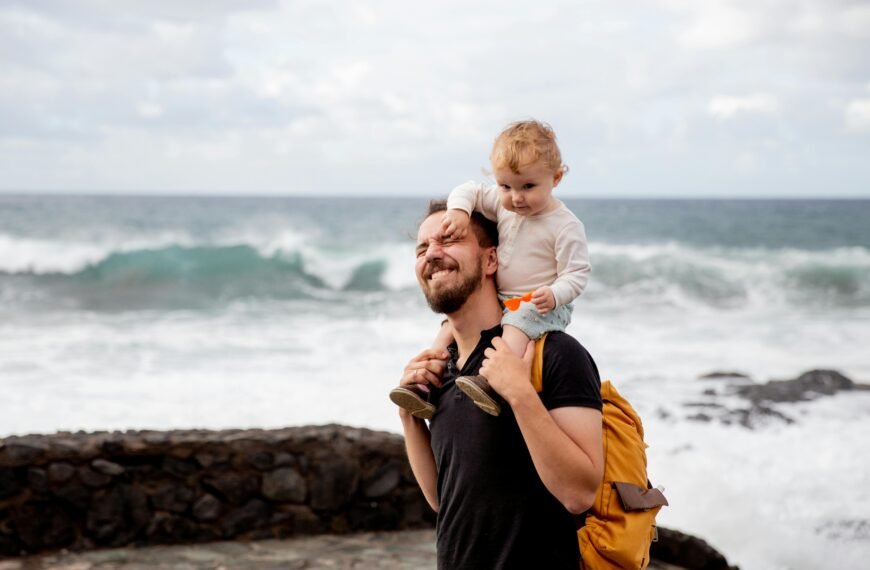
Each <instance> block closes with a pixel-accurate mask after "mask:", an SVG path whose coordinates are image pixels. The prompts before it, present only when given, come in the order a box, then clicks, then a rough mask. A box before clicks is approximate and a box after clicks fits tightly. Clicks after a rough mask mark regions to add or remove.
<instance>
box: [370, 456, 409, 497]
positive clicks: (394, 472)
mask: <svg viewBox="0 0 870 570" xmlns="http://www.w3.org/2000/svg"><path fill="white" fill-rule="evenodd" d="M401 480H402V474H401V466H400V465H399V463H398V462H396V461H391V462H389V463H387V464H385V465H384V466H382V467H381V468H380V469H379V470H378V471H377V472H375V474H374V476H372V477H371V479H369V480H368V481H366V482H365V485H364V488H363V495H365V496H366V497H368V498H370V499H375V498H378V497H383V496H385V495H388V494H389V493H390V492H392V491H393V489H395V488H396V487H398V486H399V482H400V481H401Z"/></svg>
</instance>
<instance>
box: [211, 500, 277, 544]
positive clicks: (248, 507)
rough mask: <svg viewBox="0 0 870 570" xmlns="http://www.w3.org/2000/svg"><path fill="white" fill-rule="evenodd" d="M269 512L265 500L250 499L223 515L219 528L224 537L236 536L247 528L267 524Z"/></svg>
mask: <svg viewBox="0 0 870 570" xmlns="http://www.w3.org/2000/svg"><path fill="white" fill-rule="evenodd" d="M270 514H271V513H270V512H269V506H268V505H267V504H266V503H265V502H263V501H261V500H260V499H251V500H250V501H248V502H247V503H245V504H244V505H243V506H242V507H240V508H238V509H236V510H234V511H231V512H230V513H228V514H227V516H225V517H224V519H223V521H222V522H221V530H222V531H223V533H224V536H226V537H232V536H238V535H240V534H242V533H244V532H247V531H249V530H252V529H255V528H260V527H262V526H265V525H267V524H268V523H269V518H270Z"/></svg>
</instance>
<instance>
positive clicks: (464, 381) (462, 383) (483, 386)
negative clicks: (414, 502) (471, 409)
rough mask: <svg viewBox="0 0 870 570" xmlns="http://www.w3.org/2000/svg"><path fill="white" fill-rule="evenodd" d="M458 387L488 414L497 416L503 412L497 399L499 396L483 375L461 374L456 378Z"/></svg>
mask: <svg viewBox="0 0 870 570" xmlns="http://www.w3.org/2000/svg"><path fill="white" fill-rule="evenodd" d="M456 387H457V388H459V389H460V390H462V391H463V392H465V395H466V396H468V397H469V398H471V401H472V402H474V405H475V406H477V407H478V408H480V409H481V410H483V411H484V412H486V413H487V414H490V415H492V416H497V415H499V414H500V413H501V405H499V403H498V402H497V401H496V398H497V397H498V396H497V394H496V393H495V390H493V389H492V386H490V385H489V382H487V381H486V378H484V377H483V376H481V375H479V374H477V375H475V376H460V377H459V378H457V379H456Z"/></svg>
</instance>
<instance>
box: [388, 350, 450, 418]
mask: <svg viewBox="0 0 870 570" xmlns="http://www.w3.org/2000/svg"><path fill="white" fill-rule="evenodd" d="M448 358H450V354H448V353H447V352H446V351H441V352H439V351H436V350H432V349H431V348H427V349H426V350H424V351H423V352H421V353H420V354H418V355H417V356H415V357H414V358H412V359H411V361H410V362H408V365H407V366H405V370H404V372H403V373H402V379H401V380H400V381H399V385H400V386H417V387H419V388H420V389H421V390H424V391H426V392H428V391H429V384H432V385H433V386H438V387H440V386H441V376H443V375H444V369H445V368H447V359H448ZM399 415H408V416H409V417H410V415H411V414H410V412H408V411H407V410H405V409H404V408H399Z"/></svg>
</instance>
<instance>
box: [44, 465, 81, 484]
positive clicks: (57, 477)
mask: <svg viewBox="0 0 870 570" xmlns="http://www.w3.org/2000/svg"><path fill="white" fill-rule="evenodd" d="M75 474H76V468H75V467H73V466H72V465H70V464H69V463H52V464H51V465H49V466H48V480H49V481H51V482H52V483H63V482H64V481H68V480H69V479H70V478H71V477H72V476H73V475H75Z"/></svg>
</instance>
